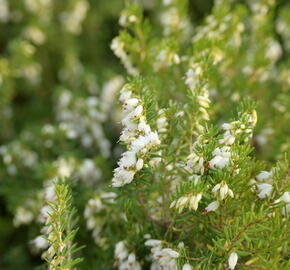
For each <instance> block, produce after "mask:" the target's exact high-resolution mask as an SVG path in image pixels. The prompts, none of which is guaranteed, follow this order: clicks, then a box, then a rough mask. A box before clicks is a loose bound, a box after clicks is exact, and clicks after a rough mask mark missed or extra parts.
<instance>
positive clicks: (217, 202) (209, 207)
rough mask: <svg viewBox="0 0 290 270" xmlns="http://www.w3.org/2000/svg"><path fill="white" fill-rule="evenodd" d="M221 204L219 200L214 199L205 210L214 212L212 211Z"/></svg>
mask: <svg viewBox="0 0 290 270" xmlns="http://www.w3.org/2000/svg"><path fill="white" fill-rule="evenodd" d="M219 206H220V203H219V201H214V202H211V203H210V204H209V205H208V206H207V207H206V208H205V211H206V212H212V211H215V210H217V209H218V208H219Z"/></svg>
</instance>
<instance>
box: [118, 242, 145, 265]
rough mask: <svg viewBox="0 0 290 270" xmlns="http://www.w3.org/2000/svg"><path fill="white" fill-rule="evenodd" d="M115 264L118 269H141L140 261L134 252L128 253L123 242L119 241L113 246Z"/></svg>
mask: <svg viewBox="0 0 290 270" xmlns="http://www.w3.org/2000/svg"><path fill="white" fill-rule="evenodd" d="M114 253H115V256H114V257H115V266H117V267H118V269H119V270H141V265H140V263H139V262H138V261H137V260H136V255H135V254H134V253H130V254H129V253H128V250H127V248H126V245H125V242H124V241H120V242H118V243H117V244H116V246H115V252H114Z"/></svg>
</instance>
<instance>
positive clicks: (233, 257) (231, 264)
mask: <svg viewBox="0 0 290 270" xmlns="http://www.w3.org/2000/svg"><path fill="white" fill-rule="evenodd" d="M237 262H238V254H237V253H236V252H232V253H231V254H230V257H229V260H228V265H229V270H234V269H235V267H236V264H237Z"/></svg>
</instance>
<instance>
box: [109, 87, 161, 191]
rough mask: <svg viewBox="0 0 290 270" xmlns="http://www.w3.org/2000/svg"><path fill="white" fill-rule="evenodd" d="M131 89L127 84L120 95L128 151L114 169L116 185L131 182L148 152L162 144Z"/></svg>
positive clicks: (121, 139)
mask: <svg viewBox="0 0 290 270" xmlns="http://www.w3.org/2000/svg"><path fill="white" fill-rule="evenodd" d="M129 89H130V86H129V85H125V86H124V87H123V89H122V90H121V95H120V101H121V102H122V103H123V111H124V118H123V120H122V124H123V127H124V128H123V131H122V134H121V137H120V141H123V142H125V143H126V144H127V147H128V151H126V152H125V153H123V155H122V157H121V159H120V160H119V162H118V165H119V167H118V168H116V169H115V170H114V178H113V180H112V182H113V186H114V187H120V186H123V185H125V184H129V183H131V182H132V180H133V178H134V175H135V173H136V172H137V171H140V170H141V169H142V168H143V166H144V158H145V157H146V154H147V153H148V152H149V151H150V150H151V149H152V148H153V147H156V146H158V145H159V144H160V140H159V137H158V134H157V132H153V131H151V128H150V126H149V125H148V124H147V122H146V116H145V113H144V111H143V110H144V109H143V106H142V104H141V100H140V99H138V98H135V97H133V96H132V91H130V90H129Z"/></svg>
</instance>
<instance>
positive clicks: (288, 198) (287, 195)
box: [278, 191, 290, 203]
mask: <svg viewBox="0 0 290 270" xmlns="http://www.w3.org/2000/svg"><path fill="white" fill-rule="evenodd" d="M278 201H279V202H284V203H290V192H289V191H286V192H284V193H283V195H282V196H281V197H280V198H279V199H278Z"/></svg>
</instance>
